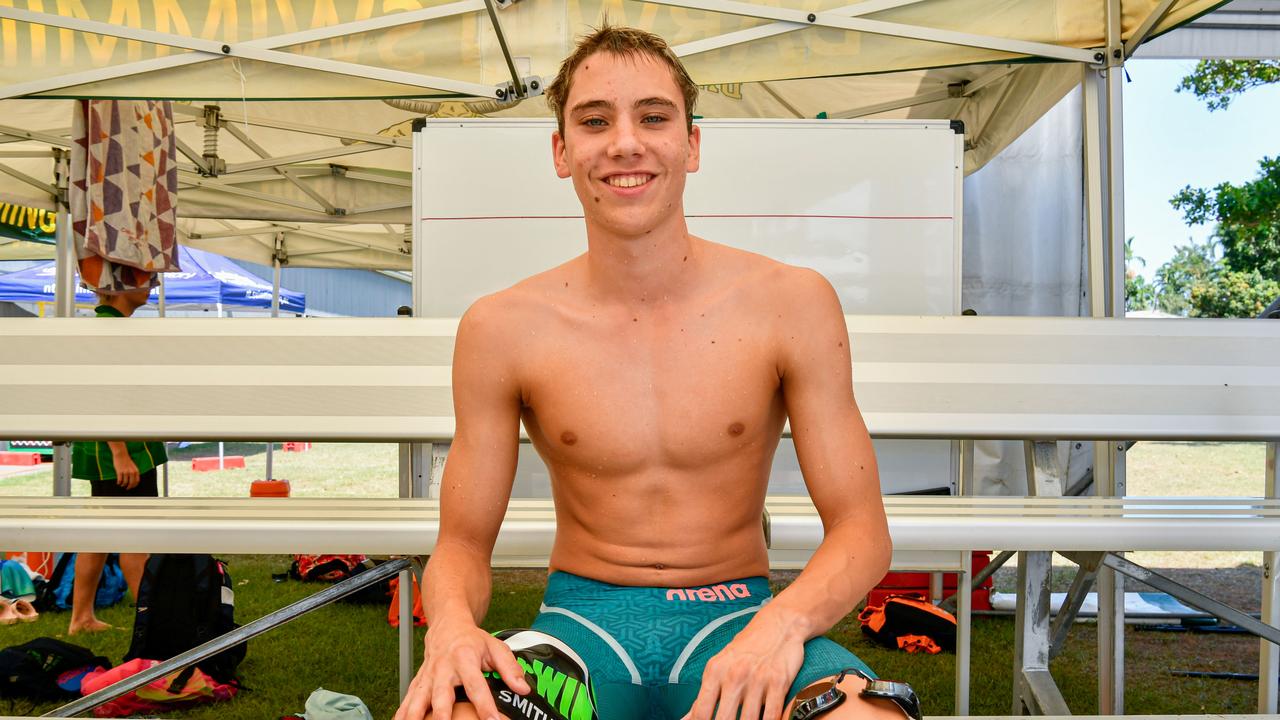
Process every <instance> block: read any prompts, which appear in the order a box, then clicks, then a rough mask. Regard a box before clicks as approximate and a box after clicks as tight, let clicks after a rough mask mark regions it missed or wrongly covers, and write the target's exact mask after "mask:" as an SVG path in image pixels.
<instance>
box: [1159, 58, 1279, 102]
mask: <svg viewBox="0 0 1280 720" xmlns="http://www.w3.org/2000/svg"><path fill="white" fill-rule="evenodd" d="M1275 82H1280V60H1201V61H1200V62H1199V63H1197V64H1196V69H1195V70H1193V71H1192V72H1191V74H1190V75H1188V76H1186V77H1184V78H1182V82H1181V83H1179V85H1178V88H1177V89H1178V92H1183V91H1187V92H1191V93H1194V94H1195V96H1196V97H1197V98H1199V99H1201V100H1203V101H1204V102H1205V105H1207V106H1208V107H1209V109H1210V110H1225V109H1226V108H1227V106H1228V105H1230V104H1231V100H1232V99H1233V98H1235V96H1237V95H1239V94H1241V93H1243V92H1244V91H1246V90H1248V89H1250V88H1255V87H1258V86H1259V85H1269V84H1271V83H1275Z"/></svg>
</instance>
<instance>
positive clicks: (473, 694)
mask: <svg viewBox="0 0 1280 720" xmlns="http://www.w3.org/2000/svg"><path fill="white" fill-rule="evenodd" d="M547 97H548V102H549V104H550V105H551V106H552V107H553V109H555V111H556V117H557V119H558V121H559V130H558V132H556V133H554V135H553V136H552V143H551V144H552V155H553V158H554V164H555V168H556V172H557V174H558V175H559V176H560V177H561V178H571V179H572V181H573V186H574V189H575V191H576V192H577V195H578V198H579V200H580V201H581V202H582V207H583V211H584V214H585V220H586V228H587V252H586V253H585V254H583V255H581V256H579V257H577V258H574V259H573V260H570V261H569V262H567V263H565V264H563V265H561V266H559V267H556V268H554V269H552V270H549V271H547V272H544V273H541V274H539V275H536V276H534V277H531V278H529V279H527V280H525V281H523V282H521V283H519V284H518V285H516V286H514V287H512V288H510V289H507V290H504V291H502V292H499V293H496V294H494V295H490V296H488V297H485V298H482V299H480V300H479V301H477V302H476V303H475V304H474V305H473V306H472V307H471V308H470V309H469V310H468V311H467V313H466V315H465V316H464V317H463V319H462V322H461V324H460V326H459V328H458V335H457V345H456V349H455V355H454V364H453V370H454V385H453V387H454V405H455V414H456V419H457V430H456V435H455V438H454V442H453V446H452V449H451V451H450V455H449V462H448V465H447V467H446V471H445V476H444V481H443V486H442V489H441V525H440V534H439V540H438V542H437V544H436V548H435V553H434V554H433V555H432V557H431V561H430V563H429V564H428V567H427V578H426V582H425V587H426V597H425V600H426V605H425V607H426V615H427V617H428V618H429V623H430V629H429V631H428V633H427V639H426V659H425V661H424V663H423V666H422V668H421V669H420V670H419V672H418V674H417V676H416V677H415V678H414V681H413V683H412V685H411V686H410V689H409V693H408V696H407V697H406V698H405V700H404V703H403V704H402V705H401V707H400V711H399V712H398V713H397V714H396V718H397V720H420V719H421V718H423V717H424V716H425V715H428V714H429V715H430V717H432V718H435V719H437V720H448V719H449V718H451V717H456V718H468V719H469V718H474V717H480V718H484V719H486V720H489V719H490V718H498V717H499V714H498V711H497V708H496V706H495V702H494V695H493V692H492V691H491V690H490V689H489V687H488V685H487V684H486V680H485V678H484V677H483V676H482V672H483V671H487V670H493V671H497V672H498V673H499V674H500V676H501V678H502V680H504V681H505V683H506V685H507V686H508V687H509V688H511V689H512V690H514V691H515V692H517V693H521V694H524V693H527V692H529V691H530V688H529V685H528V683H526V682H525V680H524V672H523V671H522V670H521V668H520V667H519V666H518V665H517V664H516V661H515V659H514V657H513V656H512V653H511V651H510V650H509V649H508V647H507V646H506V645H505V644H503V643H502V642H500V641H499V640H496V639H495V638H493V637H492V636H490V635H489V634H488V633H486V632H484V631H483V630H481V629H480V628H479V627H477V623H478V622H479V621H480V620H481V619H482V618H483V617H484V615H485V612H486V610H487V608H488V602H489V593H490V574H489V561H490V555H491V552H492V549H493V544H494V540H495V538H496V536H497V532H498V529H499V526H500V524H501V522H502V518H503V514H504V510H505V508H506V505H507V501H508V499H509V496H510V492H511V486H512V481H513V477H514V473H515V468H516V451H517V444H518V440H519V436H518V431H519V423H520V421H521V420H523V421H524V424H525V427H526V428H527V430H528V433H529V436H530V439H531V440H532V442H533V445H534V447H535V448H536V449H537V451H538V453H539V455H541V457H542V458H543V460H544V461H545V462H546V465H547V467H548V469H549V470H550V473H551V478H552V489H553V494H554V497H555V507H556V524H557V529H556V538H555V545H554V548H553V549H552V554H551V563H550V570H551V574H550V576H549V580H548V587H547V596H546V598H545V600H544V603H545V604H544V606H543V611H542V613H541V614H540V615H539V617H538V619H537V620H536V621H535V623H534V626H533V627H534V629H537V630H540V631H543V632H546V633H548V634H550V635H553V636H555V637H557V638H558V639H559V640H561V641H563V642H564V643H566V644H568V645H569V646H570V647H571V648H572V649H573V650H574V651H575V652H576V653H577V655H579V656H581V658H582V659H583V660H584V662H585V664H586V666H587V668H589V670H590V674H591V679H592V684H593V686H594V688H595V691H596V700H597V710H598V713H599V717H600V718H601V720H630V719H631V718H636V719H637V720H639V719H647V718H662V717H669V718H672V720H675V719H677V718H682V717H691V718H695V719H696V720H711V718H716V720H727V719H729V718H735V717H741V718H743V720H756V719H757V718H767V719H768V720H777V718H779V717H782V716H783V713H785V712H789V702H790V701H791V698H793V697H794V695H795V694H796V692H798V691H799V690H801V689H803V688H805V687H806V686H809V685H811V684H813V683H815V682H817V681H819V680H821V679H823V678H827V677H832V676H835V675H836V674H837V673H839V672H840V670H842V669H843V668H846V667H858V668H862V669H865V667H866V666H865V665H863V664H862V663H861V661H859V660H858V659H857V658H855V657H854V656H853V655H852V654H851V653H849V652H848V651H846V650H844V649H843V648H841V647H839V646H838V645H836V644H835V643H833V642H831V641H829V640H826V639H824V638H821V637H820V636H821V635H822V633H823V632H825V631H826V630H828V629H829V628H830V627H831V626H833V625H834V624H835V623H836V622H837V621H839V620H840V619H841V618H843V617H845V615H847V614H848V613H849V612H850V611H851V610H852V609H853V608H854V605H855V604H856V603H857V602H858V601H859V600H860V599H861V598H862V597H863V596H864V595H865V594H866V592H867V591H868V590H869V589H870V588H871V587H872V586H873V585H874V584H875V583H876V582H877V581H878V580H879V579H880V578H881V577H882V576H883V575H884V572H885V570H886V569H887V567H888V563H889V557H890V552H891V546H890V540H889V534H888V529H887V524H886V521H885V516H884V507H883V504H882V502H881V498H880V486H879V482H878V477H877V471H876V464H875V456H874V454H873V450H872V446H871V440H870V438H869V437H868V435H867V430H866V427H865V425H864V424H863V421H862V417H861V415H860V414H859V412H858V409H857V406H856V405H855V403H854V397H853V388H852V380H851V377H850V360H849V348H848V347H847V342H848V336H847V334H846V328H845V324H844V316H843V311H842V310H841V307H840V303H839V301H838V299H837V297H836V294H835V292H834V291H833V290H832V288H831V286H830V284H829V283H828V282H827V281H826V280H825V279H823V278H822V277H821V276H820V275H818V274H817V273H815V272H813V271H810V270H805V269H800V268H796V267H790V266H787V265H783V264H781V263H778V262H774V261H772V260H769V259H766V258H764V257H761V256H759V255H755V254H752V253H748V252H743V251H740V250H735V249H732V248H730V247H727V246H724V245H719V244H716V243H713V242H710V241H708V240H704V239H702V238H698V237H694V236H692V235H690V234H689V232H688V230H687V228H686V225H685V219H684V205H683V194H684V185H685V176H686V174H687V173H691V172H694V171H696V170H697V169H698V162H699V145H700V142H701V135H700V131H699V128H697V127H696V126H694V125H693V122H692V120H693V106H694V101H695V100H696V97H697V89H696V87H695V86H694V85H693V83H692V82H691V81H690V79H689V76H688V75H687V73H685V71H684V69H683V67H681V65H680V63H679V61H678V60H677V59H676V58H675V56H674V54H672V53H671V51H670V49H669V48H667V46H666V45H665V43H663V41H662V40H661V39H659V38H657V37H656V36H653V35H650V34H648V33H644V32H640V31H636V30H630V29H624V28H604V29H602V30H600V31H597V32H596V33H594V34H593V35H591V36H589V37H588V38H586V39H584V40H583V41H582V42H581V43H580V44H579V47H578V49H577V50H576V51H575V53H574V54H573V55H572V56H570V57H569V58H568V59H567V60H566V61H565V63H564V65H563V66H562V67H561V70H560V74H559V75H558V76H557V78H556V80H555V82H554V83H553V84H552V85H551V86H550V87H549V88H548V94H547ZM742 181H743V182H768V181H769V179H768V178H767V177H758V178H743V179H742ZM788 418H790V420H791V432H792V435H793V437H794V440H795V445H796V451H797V453H798V455H799V459H800V465H801V469H802V471H803V474H804V479H805V483H806V485H807V486H808V489H809V492H810V495H811V496H812V498H813V501H814V504H815V505H816V507H817V509H818V512H819V514H820V515H821V517H822V523H823V527H824V529H825V538H824V540H823V542H822V544H821V546H820V547H819V548H818V550H817V551H816V552H815V554H814V555H813V558H812V559H811V560H810V562H809V564H808V566H807V567H806V568H805V570H804V571H803V572H802V573H801V574H800V575H799V577H797V578H796V580H795V581H794V582H793V583H792V584H791V585H790V586H789V587H788V588H787V589H786V590H784V591H783V592H781V593H779V594H778V595H777V597H774V598H772V599H771V600H770V599H769V587H768V583H767V579H766V578H767V576H768V572H769V564H768V556H767V554H766V549H765V541H764V534H763V531H762V528H761V522H760V517H761V512H762V508H763V503H764V498H765V491H766V485H767V482H768V479H769V469H770V465H771V461H772V459H773V454H774V451H775V449H776V448H777V445H778V441H779V436H780V434H781V431H782V427H783V423H784V422H785V421H786V420H787V419H788ZM766 601H767V604H766ZM862 685H863V681H862V680H860V679H857V678H856V677H853V676H850V677H847V678H845V680H844V681H843V684H842V687H844V688H846V689H847V690H848V697H849V699H848V700H847V701H846V702H845V703H844V704H843V705H841V706H840V707H838V708H836V709H835V710H833V711H831V712H830V713H828V714H826V715H824V716H823V717H824V718H830V719H832V720H835V719H836V718H841V717H855V716H856V717H872V716H877V715H879V716H883V717H884V718H887V719H893V720H900V719H901V718H902V717H903V715H902V712H901V711H900V710H898V708H897V707H895V706H894V705H893V703H891V702H889V701H885V700H868V699H864V698H860V697H858V694H857V690H858V689H860V688H861V687H862ZM459 687H460V688H461V690H457V688H459ZM455 694H457V695H458V697H462V696H465V697H466V699H467V700H468V701H469V702H456V704H455ZM739 711H740V713H741V714H740V715H739Z"/></svg>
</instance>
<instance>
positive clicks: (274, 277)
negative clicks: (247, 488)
mask: <svg viewBox="0 0 1280 720" xmlns="http://www.w3.org/2000/svg"><path fill="white" fill-rule="evenodd" d="M283 237H284V233H276V252H275V253H273V254H272V256H271V317H273V318H278V317H280V243H281V242H282V241H283ZM274 450H275V443H274V442H270V441H268V442H267V477H266V478H265V479H267V480H275V479H276V476H275V475H273V474H272V460H273V459H274V458H273V457H272V454H273V451H274Z"/></svg>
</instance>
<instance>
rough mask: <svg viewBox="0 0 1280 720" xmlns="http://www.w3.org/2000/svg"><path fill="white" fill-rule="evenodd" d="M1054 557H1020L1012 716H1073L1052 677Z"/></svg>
mask: <svg viewBox="0 0 1280 720" xmlns="http://www.w3.org/2000/svg"><path fill="white" fill-rule="evenodd" d="M1052 559H1053V553H1050V552H1043V551H1037V552H1021V553H1018V604H1017V614H1016V621H1017V627H1016V629H1015V631H1014V639H1013V711H1012V712H1013V714H1014V715H1027V714H1030V715H1070V714H1071V711H1070V710H1069V709H1068V708H1067V703H1066V700H1064V699H1063V697H1062V693H1061V691H1059V690H1058V686H1057V685H1055V684H1054V682H1053V676H1052V675H1050V674H1049V581H1050V577H1051V571H1052Z"/></svg>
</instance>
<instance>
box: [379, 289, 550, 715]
mask: <svg viewBox="0 0 1280 720" xmlns="http://www.w3.org/2000/svg"><path fill="white" fill-rule="evenodd" d="M507 317H509V314H508V313H507V312H506V311H504V310H503V309H502V308H501V307H500V303H498V302H496V301H495V300H494V299H493V298H485V299H482V300H480V301H479V302H477V303H476V304H475V305H473V306H472V308H471V309H470V310H468V311H467V314H466V315H465V316H463V318H462V321H461V323H460V324H459V326H458V334H457V341H456V344H455V347H454V359H453V395H454V417H455V420H456V423H457V427H456V430H455V433H454V441H453V444H452V446H451V448H450V450H449V459H448V462H447V463H446V465H445V473H444V478H443V482H442V485H441V488H440V533H439V536H438V539H437V541H436V547H435V551H434V553H433V554H432V556H431V560H430V562H429V563H428V564H427V570H426V577H425V578H424V581H423V585H424V588H423V610H424V611H425V613H426V616H427V622H428V624H429V628H428V630H427V637H426V641H425V642H426V651H425V657H424V659H423V664H422V668H421V669H420V670H419V671H418V674H417V676H416V677H415V678H414V680H413V683H412V684H411V685H410V688H409V692H408V694H407V695H406V696H405V699H404V702H403V704H402V705H401V706H400V710H399V712H397V713H396V720H420V719H421V718H422V717H424V716H425V715H426V713H427V711H428V710H430V711H431V713H432V717H433V718H435V719H436V720H439V719H444V720H448V718H449V717H451V715H452V706H453V701H454V693H455V688H456V687H458V686H462V687H463V688H464V689H465V691H466V693H467V696H468V698H469V699H470V700H471V702H472V703H473V704H474V705H475V706H476V710H477V712H479V714H480V717H497V708H496V707H495V706H494V702H493V696H492V693H491V692H490V691H489V687H488V684H487V683H486V681H485V679H484V677H483V675H482V672H483V671H484V670H490V669H493V670H498V671H499V672H500V673H501V674H502V676H503V678H504V679H505V680H506V682H507V684H508V685H509V686H510V687H511V688H512V689H514V690H516V691H517V692H521V693H523V692H527V691H528V687H527V685H526V684H525V682H524V671H523V670H521V669H520V666H519V665H518V664H516V661H515V657H514V656H513V655H512V654H511V651H510V650H509V649H508V648H507V646H506V645H504V644H503V643H502V642H501V641H499V640H497V639H495V638H494V637H493V636H491V635H489V634H488V633H486V632H484V631H483V630H481V629H480V628H479V627H478V623H479V622H480V620H481V619H483V617H484V614H485V612H486V611H487V610H488V607H489V592H490V573H489V561H490V557H491V556H492V553H493V545H494V542H495V541H496V540H497V536H498V530H499V528H500V527H501V525H502V519H503V516H504V515H505V513H506V508H507V501H508V500H509V499H510V495H511V483H512V480H513V479H514V477H515V470H516V454H517V451H518V449H519V431H520V427H519V424H520V406H521V401H520V390H519V383H518V381H517V379H516V376H515V372H514V363H513V361H512V355H511V351H510V344H511V338H510V337H507V336H506V333H505V331H504V328H503V325H504V322H505V320H506V318H507Z"/></svg>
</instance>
